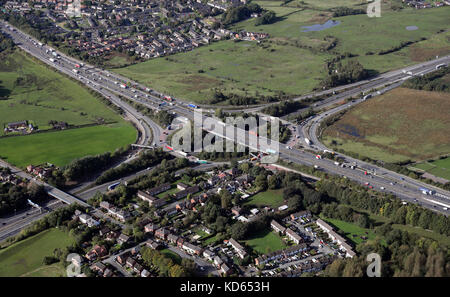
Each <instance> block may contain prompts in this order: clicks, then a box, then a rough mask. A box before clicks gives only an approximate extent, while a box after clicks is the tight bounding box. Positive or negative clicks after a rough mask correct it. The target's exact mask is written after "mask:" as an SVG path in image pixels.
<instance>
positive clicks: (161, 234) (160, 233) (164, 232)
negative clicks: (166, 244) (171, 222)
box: [155, 228, 170, 240]
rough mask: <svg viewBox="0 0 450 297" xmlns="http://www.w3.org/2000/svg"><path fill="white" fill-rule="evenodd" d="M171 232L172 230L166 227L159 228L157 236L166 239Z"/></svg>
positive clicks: (156, 232)
mask: <svg viewBox="0 0 450 297" xmlns="http://www.w3.org/2000/svg"><path fill="white" fill-rule="evenodd" d="M169 234H170V232H169V230H167V229H166V228H159V229H158V230H156V231H155V237H156V238H159V239H162V240H166V239H167V236H168V235H169Z"/></svg>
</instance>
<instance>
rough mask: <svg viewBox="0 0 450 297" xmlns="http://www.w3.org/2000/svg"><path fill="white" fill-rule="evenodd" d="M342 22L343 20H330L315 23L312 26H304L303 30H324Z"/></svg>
mask: <svg viewBox="0 0 450 297" xmlns="http://www.w3.org/2000/svg"><path fill="white" fill-rule="evenodd" d="M340 23H341V21H334V20H328V21H327V22H326V23H324V24H315V25H311V26H303V27H302V28H303V29H304V30H303V31H302V32H312V31H322V30H325V29H328V28H332V27H336V26H338V25H339V24H340Z"/></svg>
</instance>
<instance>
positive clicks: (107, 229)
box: [99, 226, 111, 236]
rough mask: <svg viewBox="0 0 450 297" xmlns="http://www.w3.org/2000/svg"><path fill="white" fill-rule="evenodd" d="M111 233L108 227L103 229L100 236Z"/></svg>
mask: <svg viewBox="0 0 450 297" xmlns="http://www.w3.org/2000/svg"><path fill="white" fill-rule="evenodd" d="M110 231H111V229H109V228H108V227H107V226H105V227H103V228H102V229H100V232H99V234H100V236H105V235H106V234H108V233H109V232H110Z"/></svg>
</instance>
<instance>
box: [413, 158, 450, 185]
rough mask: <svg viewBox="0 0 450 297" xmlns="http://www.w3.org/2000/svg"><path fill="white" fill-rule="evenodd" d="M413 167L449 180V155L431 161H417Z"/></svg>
mask: <svg viewBox="0 0 450 297" xmlns="http://www.w3.org/2000/svg"><path fill="white" fill-rule="evenodd" d="M414 167H415V168H418V169H421V170H423V171H425V172H428V173H430V174H432V175H434V176H437V177H442V178H445V179H447V180H450V157H448V158H445V159H440V160H436V161H431V162H425V163H419V164H416V165H414Z"/></svg>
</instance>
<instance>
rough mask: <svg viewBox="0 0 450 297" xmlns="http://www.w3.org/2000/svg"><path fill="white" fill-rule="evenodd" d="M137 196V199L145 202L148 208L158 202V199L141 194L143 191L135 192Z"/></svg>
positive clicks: (144, 193)
mask: <svg viewBox="0 0 450 297" xmlns="http://www.w3.org/2000/svg"><path fill="white" fill-rule="evenodd" d="M137 196H138V198H140V199H142V200H144V201H147V202H148V204H149V205H150V206H152V204H153V202H155V201H156V200H158V198H156V197H153V196H151V195H149V194H147V193H146V192H143V191H138V192H137Z"/></svg>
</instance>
